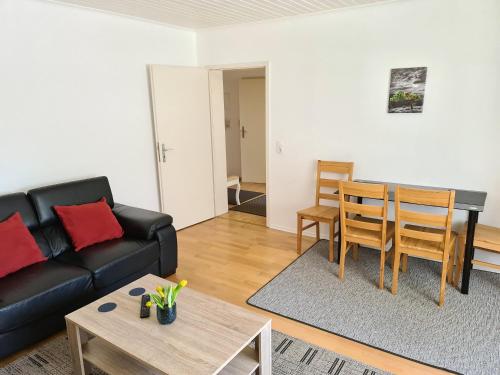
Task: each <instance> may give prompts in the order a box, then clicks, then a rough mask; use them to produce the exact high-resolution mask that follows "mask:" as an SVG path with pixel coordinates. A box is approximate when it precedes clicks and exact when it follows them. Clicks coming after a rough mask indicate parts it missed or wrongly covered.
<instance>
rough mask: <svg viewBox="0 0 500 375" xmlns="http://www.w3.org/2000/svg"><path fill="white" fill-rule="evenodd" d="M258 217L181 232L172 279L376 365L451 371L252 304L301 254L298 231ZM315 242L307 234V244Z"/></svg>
mask: <svg viewBox="0 0 500 375" xmlns="http://www.w3.org/2000/svg"><path fill="white" fill-rule="evenodd" d="M235 214H238V215H235ZM254 216H255V215H250V214H245V213H239V212H238V213H236V212H231V211H230V212H229V213H227V214H224V215H222V216H220V217H217V218H215V219H212V220H209V221H206V222H203V223H201V224H198V225H195V226H192V227H190V228H187V229H184V230H181V231H179V232H178V241H179V268H178V269H177V274H176V275H174V276H172V277H169V279H171V280H172V281H179V280H181V279H187V280H188V281H189V287H191V288H194V289H196V290H198V291H201V292H204V293H207V294H210V295H213V296H215V297H218V298H220V299H223V300H225V301H228V302H231V303H234V304H237V305H240V306H244V307H245V308H247V309H250V310H252V311H254V312H256V313H258V314H264V315H267V316H270V317H271V318H272V319H273V329H275V330H278V331H281V332H284V333H286V334H288V335H291V336H294V337H297V338H299V339H301V340H304V341H307V342H310V343H312V344H315V345H318V346H321V347H323V348H326V349H329V350H332V351H335V352H337V353H341V354H343V355H346V356H348V357H351V358H354V359H356V360H359V361H361V362H363V363H366V364H369V365H372V366H374V367H377V368H380V369H383V370H386V371H389V372H392V373H395V374H444V373H445V372H444V371H440V370H437V369H434V368H431V367H427V366H424V365H420V364H418V363H416V362H413V361H409V360H405V359H403V358H401V357H398V356H395V355H391V354H388V353H385V352H383V351H380V350H377V349H373V348H370V347H367V346H365V345H362V344H358V343H356V342H354V341H351V340H347V339H344V338H341V337H338V336H335V335H333V334H331V333H327V332H324V331H321V330H319V329H316V328H312V327H310V326H308V325H305V324H302V323H298V322H295V321H292V320H289V319H286V318H283V317H280V316H278V315H274V314H272V313H268V312H265V311H263V310H260V309H257V308H254V307H252V306H249V305H247V304H246V300H247V299H248V298H249V297H250V296H251V295H252V294H253V293H255V292H256V291H257V290H259V289H260V288H261V287H262V286H263V285H264V284H266V283H267V282H268V281H269V280H270V279H272V278H273V277H274V276H275V275H276V274H278V273H279V272H280V271H281V270H282V269H283V268H285V267H286V266H287V265H288V264H290V263H291V262H292V261H293V260H294V259H295V258H296V256H297V255H296V252H295V243H296V242H295V241H296V239H295V235H294V234H290V233H285V232H281V231H277V230H273V229H268V228H266V227H265V224H262V223H258V220H256V218H258V217H257V216H255V217H254ZM314 242H315V241H314V240H313V239H312V238H308V237H304V249H305V248H306V247H309V246H311V245H313V244H314Z"/></svg>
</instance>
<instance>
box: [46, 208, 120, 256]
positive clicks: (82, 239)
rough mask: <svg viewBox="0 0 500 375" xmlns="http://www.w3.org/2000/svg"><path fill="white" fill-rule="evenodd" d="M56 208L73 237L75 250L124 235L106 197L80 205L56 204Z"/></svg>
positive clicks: (67, 230) (65, 227)
mask: <svg viewBox="0 0 500 375" xmlns="http://www.w3.org/2000/svg"><path fill="white" fill-rule="evenodd" d="M54 210H55V211H56V213H57V216H59V219H61V221H62V224H63V226H64V229H66V232H68V235H69V236H70V237H71V242H73V246H74V247H75V251H80V250H81V249H83V248H84V247H87V246H90V245H93V244H96V243H99V242H104V241H108V240H112V239H114V238H120V237H122V236H123V229H122V227H121V225H120V223H119V222H118V220H116V217H115V215H113V212H112V211H111V208H110V207H109V206H108V203H106V198H102V199H101V200H100V201H98V202H96V203H86V204H80V205H78V206H54Z"/></svg>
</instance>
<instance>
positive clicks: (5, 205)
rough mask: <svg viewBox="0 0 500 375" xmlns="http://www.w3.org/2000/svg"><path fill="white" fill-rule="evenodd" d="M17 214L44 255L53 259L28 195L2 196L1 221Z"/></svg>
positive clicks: (0, 199) (0, 198)
mask: <svg viewBox="0 0 500 375" xmlns="http://www.w3.org/2000/svg"><path fill="white" fill-rule="evenodd" d="M16 212H19V214H20V215H21V218H22V219H23V222H24V225H26V227H28V229H29V230H30V232H31V234H32V235H33V237H34V238H35V240H36V242H37V244H38V246H39V247H40V249H41V250H42V253H43V255H44V256H45V257H51V256H52V251H51V248H50V246H49V244H48V243H47V240H46V239H45V237H44V235H43V233H42V231H41V229H40V224H39V223H38V219H37V216H36V212H35V210H34V209H33V205H32V204H31V202H30V201H29V199H28V197H27V196H26V194H24V193H14V194H8V195H2V196H0V221H4V220H5V219H8V218H9V217H11V216H12V215H13V214H15V213H16Z"/></svg>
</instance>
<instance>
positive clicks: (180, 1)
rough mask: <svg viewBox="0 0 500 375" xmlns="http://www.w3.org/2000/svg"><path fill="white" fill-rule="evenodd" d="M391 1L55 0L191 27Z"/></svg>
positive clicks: (288, 15) (273, 17) (261, 19)
mask: <svg viewBox="0 0 500 375" xmlns="http://www.w3.org/2000/svg"><path fill="white" fill-rule="evenodd" d="M386 1H394V0H55V2H58V3H64V4H70V5H77V6H81V7H85V8H92V9H97V10H101V11H106V12H112V13H115V14H120V15H125V16H131V17H137V18H142V19H145V20H150V21H155V22H160V23H164V24H170V25H176V26H181V27H187V28H192V29H200V28H207V27H216V26H225V25H235V24H242V23H250V22H258V21H264V20H270V19H276V18H283V17H290V16H297V15H303V14H311V13H321V12H327V11H331V10H335V9H339V8H346V7H354V6H362V5H368V4H374V3H381V2H386Z"/></svg>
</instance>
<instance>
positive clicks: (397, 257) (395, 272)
mask: <svg viewBox="0 0 500 375" xmlns="http://www.w3.org/2000/svg"><path fill="white" fill-rule="evenodd" d="M400 258H401V253H400V252H398V251H397V250H394V260H393V265H392V289H391V292H392V294H396V293H397V292H398V277H399V260H400Z"/></svg>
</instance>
